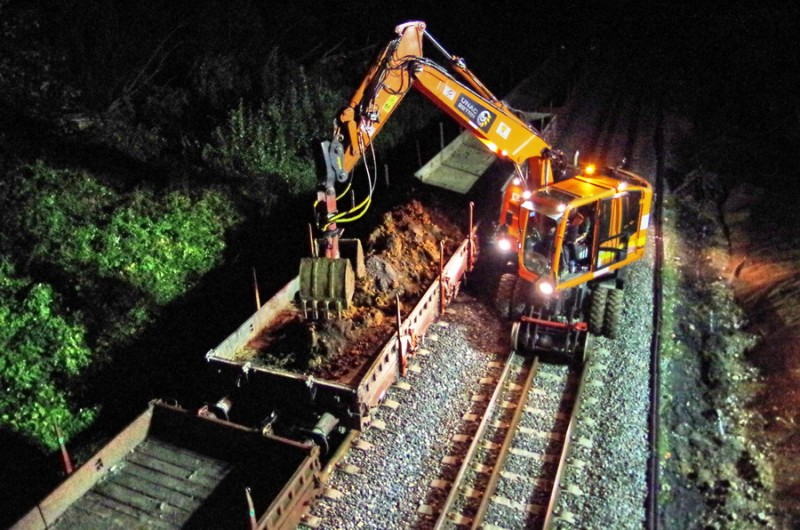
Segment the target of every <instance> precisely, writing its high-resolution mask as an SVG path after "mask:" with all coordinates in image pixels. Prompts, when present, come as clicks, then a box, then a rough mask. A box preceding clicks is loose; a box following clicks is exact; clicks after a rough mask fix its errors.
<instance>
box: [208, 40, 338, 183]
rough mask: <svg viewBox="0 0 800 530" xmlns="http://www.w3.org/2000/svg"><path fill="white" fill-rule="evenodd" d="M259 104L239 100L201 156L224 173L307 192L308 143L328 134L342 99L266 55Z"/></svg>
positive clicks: (311, 172)
mask: <svg viewBox="0 0 800 530" xmlns="http://www.w3.org/2000/svg"><path fill="white" fill-rule="evenodd" d="M261 78H262V79H261V84H262V87H263V88H262V90H263V93H262V100H261V102H260V103H259V104H255V105H253V104H247V103H245V102H244V100H241V101H240V102H239V105H238V106H237V107H236V108H234V109H232V110H231V111H230V113H229V114H228V122H227V124H226V125H224V126H220V127H217V128H216V129H215V130H214V132H213V134H212V140H211V142H210V143H209V144H207V145H206V146H205V148H204V150H203V158H204V160H205V161H206V162H209V163H211V164H212V165H214V166H215V167H218V168H220V169H222V170H223V171H225V172H226V173H229V174H238V175H246V176H249V177H251V178H253V179H255V180H257V181H258V180H260V181H264V182H265V183H266V184H267V185H266V186H260V187H262V188H263V187H266V188H267V189H271V190H273V192H281V191H283V190H287V191H288V192H289V193H293V194H302V193H310V192H311V190H312V189H313V188H314V185H315V184H316V176H315V173H314V164H313V157H312V153H311V144H312V141H313V140H314V139H315V138H322V137H327V136H329V135H330V124H331V123H332V120H333V117H334V116H335V109H336V108H337V106H338V105H340V104H341V97H340V96H339V95H338V94H336V93H335V92H334V91H333V90H332V89H331V88H330V87H329V85H328V84H327V83H325V82H324V80H322V79H320V78H318V77H316V76H313V75H309V74H308V73H307V72H306V70H305V69H304V68H303V67H302V66H299V65H296V64H293V63H291V62H290V61H287V60H286V59H283V58H281V57H280V56H279V55H278V54H277V53H273V54H271V55H270V57H269V58H268V60H267V61H266V62H265V64H264V68H263V73H262V76H261Z"/></svg>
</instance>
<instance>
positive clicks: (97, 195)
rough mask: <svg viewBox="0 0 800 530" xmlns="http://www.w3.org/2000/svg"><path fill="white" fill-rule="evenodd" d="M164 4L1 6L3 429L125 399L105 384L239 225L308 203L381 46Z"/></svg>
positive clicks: (416, 121)
mask: <svg viewBox="0 0 800 530" xmlns="http://www.w3.org/2000/svg"><path fill="white" fill-rule="evenodd" d="M151 4H152V3H151ZM151 4H147V5H144V4H143V5H141V6H139V5H130V6H122V5H116V4H114V3H110V2H102V1H91V2H62V3H57V4H55V5H53V6H50V7H49V8H47V9H44V8H40V7H39V6H38V5H37V4H36V3H29V2H9V1H0V49H1V50H2V54H1V55H0V57H2V58H1V59H0V123H2V125H0V171H2V180H0V210H2V211H3V212H4V213H3V217H2V221H0V252H2V255H3V256H4V258H3V260H2V262H0V324H1V325H0V328H1V331H0V348H1V349H2V356H0V386H1V387H2V388H3V393H2V396H0V430H2V432H4V433H10V434H13V435H16V436H20V437H21V438H22V439H24V440H26V441H27V442H29V443H32V444H35V445H38V446H39V447H41V448H43V449H45V450H53V449H56V448H57V447H58V439H57V436H56V433H55V427H56V426H58V427H59V428H60V429H61V431H63V433H64V435H65V437H66V439H67V440H69V439H70V438H72V437H73V436H74V435H76V434H77V433H80V432H82V431H83V430H84V429H86V428H87V427H89V426H91V425H92V423H93V422H94V421H95V420H96V419H97V418H98V417H100V414H102V413H103V412H105V410H104V408H108V407H112V408H113V407H114V406H115V405H114V403H115V402H118V401H119V400H120V399H121V398H122V396H115V395H103V394H102V393H99V392H98V390H97V385H96V384H95V382H96V381H97V380H99V379H102V378H103V377H105V376H107V373H108V372H109V371H113V370H114V369H115V368H114V365H115V364H117V365H118V364H119V363H120V361H121V356H126V357H128V358H127V359H126V363H127V364H126V365H127V366H136V365H137V362H136V360H135V359H136V358H137V357H141V358H142V359H143V358H144V357H143V356H144V355H146V354H145V352H144V350H145V349H147V347H146V346H144V343H143V342H142V341H150V342H148V344H149V345H150V346H149V347H152V343H153V342H152V341H156V343H157V341H158V333H159V331H158V329H159V325H160V322H161V319H162V315H165V314H167V313H165V311H166V310H167V309H168V308H170V307H174V306H175V304H180V303H181V300H182V299H184V298H186V297H187V296H189V295H190V294H192V293H194V295H193V296H195V297H199V298H196V299H199V300H202V298H203V296H204V295H203V294H202V292H203V289H204V283H203V282H204V277H206V275H208V273H210V272H211V271H214V270H216V269H220V268H221V269H223V270H224V269H225V268H226V267H229V265H230V264H229V263H228V262H227V261H226V253H229V252H231V251H233V252H234V253H236V252H237V251H238V249H234V250H231V247H230V243H231V241H233V239H234V238H239V237H241V234H242V233H244V232H247V233H252V232H248V231H252V230H258V228H257V227H264V226H272V227H279V226H283V225H286V222H285V220H284V219H282V218H280V216H281V215H283V214H284V213H285V212H287V211H291V210H293V209H294V210H296V206H295V203H296V202H297V201H298V200H300V199H302V200H303V202H305V201H308V202H309V203H310V198H311V197H312V193H311V192H312V190H313V188H314V185H315V174H314V170H313V158H312V153H311V145H312V140H313V139H315V138H321V137H327V136H328V135H329V134H330V130H331V124H332V120H333V117H334V116H335V114H336V111H337V109H338V108H339V107H340V106H341V105H342V103H343V102H344V101H346V99H345V98H346V96H347V95H348V92H349V90H348V88H347V87H348V86H351V85H352V79H355V77H354V76H358V75H361V74H362V72H363V69H364V67H365V64H366V62H367V61H369V60H370V59H371V57H372V55H373V54H374V53H375V51H376V47H375V46H374V45H373V44H375V43H366V44H367V46H366V48H365V47H364V46H363V44H364V43H359V44H360V45H359V51H357V52H346V53H345V52H342V53H341V54H338V55H337V54H332V53H330V50H327V51H324V50H316V49H315V47H317V46H319V45H321V44H322V42H310V41H308V40H307V39H293V38H291V37H287V35H286V34H284V33H276V32H275V31H267V28H274V22H275V20H274V19H273V14H271V13H265V12H264V11H263V10H261V8H259V4H258V3H255V2H234V4H236V5H230V4H229V3H226V2H219V3H214V2H210V3H207V4H205V5H204V7H203V9H201V10H199V11H198V10H196V9H194V8H192V7H191V6H189V5H188V4H186V5H184V4H182V3H180V2H177V3H172V2H163V3H161V4H159V3H158V2H155V4H159V5H158V6H157V7H158V9H153V8H154V6H153V5H151ZM279 44H281V45H282V47H279V46H278V45H279ZM343 64H346V65H347V67H346V68H342V65H343ZM413 105H414V104H411V106H413ZM430 115H431V110H428V111H427V112H406V113H405V114H404V115H403V114H400V115H399V118H398V119H397V120H395V123H394V124H393V125H392V126H390V127H387V129H386V133H385V134H384V135H382V137H381V138H380V141H381V144H382V146H384V147H387V148H390V147H391V146H392V145H395V144H397V142H398V141H399V138H401V137H402V135H403V133H404V130H405V129H408V128H413V127H416V128H418V127H420V126H421V125H423V124H424V123H425V121H426V120H427V119H428V117H429V116H430ZM379 147H381V146H379ZM310 210H311V209H310V207H309V208H308V211H309V213H310ZM293 222H295V223H300V222H305V220H304V219H300V218H299V217H298V219H296V220H295V221H293ZM248 227H251V228H248ZM252 227H256V228H252ZM283 229H288V228H286V227H285V226H284V228H283ZM300 233H302V232H300ZM258 234H259V236H260V237H263V238H265V239H266V240H268V239H269V238H270V237H271V235H270V233H269V232H268V231H263V230H262V231H259V232H258ZM237 241H239V239H237ZM259 244H260V245H263V247H264V248H266V247H268V245H269V241H266V242H265V241H261V242H259ZM298 246H300V245H298ZM295 251H297V250H295ZM289 252H291V249H289ZM251 254H252V252H251ZM248 259H253V256H252V255H248ZM248 265H249V266H253V265H254V264H253V263H245V264H240V267H246V266H248ZM223 274H224V273H223ZM275 281H279V280H278V279H277V278H276V279H275ZM284 281H285V279H284ZM198 290H199V291H198ZM198 293H199V294H198ZM174 325H176V324H174V323H173V324H171V326H174ZM170 331H171V332H172V333H174V330H170ZM185 332H186V333H190V330H186V331H185ZM153 333H155V334H156V336H155V337H153ZM176 340H180V339H179V338H177V339H176ZM140 343H141V344H142V345H141V346H138V345H139V344H140ZM197 353H202V351H200V352H197ZM139 364H144V363H142V362H141V361H140V362H139ZM168 366H169V360H165V364H164V365H162V367H161V369H165V368H166V367H168ZM117 369H118V368H117ZM148 370H159V366H147V367H146V368H145V369H144V370H143V371H142V372H141V373H136V374H130V375H128V374H126V375H125V376H126V377H132V378H134V379H136V378H141V380H143V381H144V380H147V379H148V377H149V376H148ZM109 386H111V385H109ZM109 386H106V387H103V388H104V392H111V393H114V392H115V391H116V392H122V390H121V389H114V388H109ZM130 386H135V384H134V383H131V385H130ZM126 388H129V387H126ZM142 392H143V393H144V390H142ZM126 397H128V398H134V397H135V398H136V399H139V400H146V399H149V398H152V397H156V396H148V395H141V396H126ZM136 406H138V407H139V408H141V407H142V406H144V403H143V402H140V403H139V405H136Z"/></svg>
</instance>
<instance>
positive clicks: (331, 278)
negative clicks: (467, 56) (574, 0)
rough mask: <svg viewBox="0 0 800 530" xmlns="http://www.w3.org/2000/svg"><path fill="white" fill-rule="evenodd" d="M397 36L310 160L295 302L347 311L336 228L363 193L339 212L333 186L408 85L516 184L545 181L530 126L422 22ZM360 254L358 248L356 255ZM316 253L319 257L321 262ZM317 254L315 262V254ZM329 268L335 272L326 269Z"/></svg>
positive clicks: (545, 155)
mask: <svg viewBox="0 0 800 530" xmlns="http://www.w3.org/2000/svg"><path fill="white" fill-rule="evenodd" d="M395 32H396V33H397V37H396V38H395V39H394V40H392V41H391V42H390V43H389V44H388V45H387V46H386V47H385V48H384V49H383V51H382V52H381V53H380V55H379V56H378V58H377V60H376V61H375V62H374V63H373V65H372V67H371V68H370V69H369V71H368V72H367V74H366V76H365V77H364V79H363V80H362V82H361V84H360V85H359V87H358V88H357V89H356V91H355V92H354V94H353V96H352V97H351V99H350V101H349V103H348V105H347V106H346V107H345V108H344V109H343V110H342V111H341V112H340V114H339V116H338V117H337V120H336V124H335V128H334V134H333V138H332V139H331V140H328V141H324V142H321V145H320V147H321V149H320V150H319V155H320V156H319V157H318V173H319V177H320V178H319V187H318V190H317V201H316V206H315V207H316V209H317V225H318V226H317V228H318V229H319V230H321V232H322V236H321V237H320V238H319V239H317V240H316V244H314V245H312V250H313V252H314V254H315V257H312V258H305V259H304V260H303V261H301V274H300V284H301V286H300V287H301V296H300V297H301V300H303V302H304V304H305V303H308V304H309V305H311V306H312V307H318V306H320V305H323V306H324V307H328V306H329V305H330V304H331V303H334V304H335V306H336V307H339V308H340V307H347V305H348V304H349V301H350V297H351V296H352V294H351V293H352V290H353V288H352V286H351V285H350V284H351V283H352V282H351V281H350V280H348V279H341V281H340V278H348V277H349V276H352V274H351V273H349V272H346V271H345V269H346V268H347V267H348V264H347V263H345V262H346V261H347V260H342V258H341V256H340V248H339V244H340V242H341V240H340V237H339V236H340V234H341V229H340V228H339V226H338V224H341V223H344V222H347V221H350V220H353V219H355V218H357V217H359V216H360V213H363V211H364V210H366V208H368V207H369V203H370V200H371V193H372V190H373V188H374V180H373V182H371V184H370V186H369V196H368V197H367V198H366V199H364V200H363V201H362V202H360V203H359V204H357V205H354V206H353V207H352V208H350V209H349V210H347V211H344V212H340V211H339V210H338V206H337V199H338V198H337V191H336V184H337V182H338V183H344V182H346V181H348V179H349V178H350V177H351V173H352V170H353V169H354V168H355V167H356V165H357V164H358V163H359V162H360V161H362V160H364V159H365V158H366V155H367V152H368V149H369V148H370V146H371V144H372V142H373V140H374V139H375V137H376V136H377V134H378V133H379V132H380V130H381V129H382V127H383V126H384V125H385V124H386V122H387V120H388V119H389V117H390V116H391V115H392V113H393V112H394V111H395V110H396V109H397V107H398V105H399V104H400V102H401V101H402V100H403V98H404V97H405V96H406V94H408V92H409V91H410V90H411V88H412V87H414V88H416V89H417V90H418V91H419V92H421V93H422V94H423V95H424V96H425V97H426V98H427V99H429V100H430V101H432V102H433V103H434V104H435V105H436V106H438V107H439V108H440V109H441V110H443V111H444V112H445V113H446V114H447V115H449V116H450V117H451V118H452V119H454V120H455V121H456V122H457V123H458V124H459V125H461V126H462V127H463V128H464V129H466V130H468V131H470V132H471V133H472V134H473V135H474V136H475V137H476V138H477V139H478V140H480V141H481V142H482V143H483V144H484V145H485V146H486V147H487V148H488V149H489V150H490V151H492V152H493V153H495V154H496V155H497V156H500V157H502V158H505V159H508V160H510V161H512V162H514V163H515V165H516V167H517V173H518V176H520V177H521V179H520V180H521V182H522V187H523V188H529V189H537V188H539V187H542V186H544V185H547V184H548V183H550V182H552V173H551V169H550V161H551V160H552V159H553V158H555V156H556V154H555V152H554V151H553V150H552V149H551V148H550V146H549V145H548V144H547V142H546V141H545V140H544V139H543V138H542V137H541V136H540V135H539V133H538V132H537V131H536V130H535V129H533V127H531V126H530V125H528V124H527V123H525V122H524V121H523V120H522V119H520V118H519V117H518V116H517V115H516V113H515V112H514V111H513V110H512V109H511V108H509V107H508V106H507V105H506V104H505V103H503V102H502V101H500V100H499V99H498V98H497V97H495V96H494V94H492V93H491V91H490V90H489V89H488V88H486V86H485V85H484V84H483V83H482V82H481V81H480V80H479V79H478V78H477V77H476V76H475V75H474V74H473V73H472V72H471V71H470V70H469V69H468V68H467V67H466V65H465V63H464V61H463V60H462V59H460V58H458V57H456V56H453V55H450V54H449V53H448V52H447V51H446V50H445V49H444V48H442V46H441V45H439V43H438V42H437V41H436V40H435V39H434V38H433V37H432V36H431V35H430V34H429V33H428V32H427V31H426V29H425V23H424V22H419V21H416V22H407V23H405V24H401V25H399V26H397V27H396V28H395ZM423 38H425V39H427V40H429V41H430V42H431V43H433V45H434V46H435V47H436V48H437V49H438V50H439V51H440V52H441V53H442V54H443V55H444V56H445V58H446V59H447V61H448V65H449V67H450V70H452V71H453V72H454V73H455V74H456V75H457V76H458V78H456V77H454V75H453V74H452V73H451V72H450V70H448V69H446V68H445V67H443V66H441V65H439V64H437V63H436V62H434V61H432V60H430V59H428V58H425V57H424V56H423V51H422V43H423ZM358 252H360V250H359V251H358ZM323 255H324V257H322V256H323ZM317 256H319V257H317ZM334 267H336V268H337V270H335V271H334V270H332V269H333V268H334Z"/></svg>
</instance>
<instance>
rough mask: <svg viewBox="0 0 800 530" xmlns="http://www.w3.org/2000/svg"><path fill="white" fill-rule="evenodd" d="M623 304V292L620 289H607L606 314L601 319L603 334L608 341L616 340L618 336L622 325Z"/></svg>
mask: <svg viewBox="0 0 800 530" xmlns="http://www.w3.org/2000/svg"><path fill="white" fill-rule="evenodd" d="M624 304H625V291H623V290H622V289H609V290H608V300H607V301H606V314H605V317H604V318H603V334H604V335H605V336H606V337H608V338H609V339H616V338H617V337H619V335H620V328H621V325H622V308H623V306H624Z"/></svg>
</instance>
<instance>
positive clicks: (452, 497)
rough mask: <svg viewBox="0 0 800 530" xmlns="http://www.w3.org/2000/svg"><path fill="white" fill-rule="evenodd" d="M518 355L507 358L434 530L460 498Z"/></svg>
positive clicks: (437, 529) (438, 528) (445, 519)
mask: <svg viewBox="0 0 800 530" xmlns="http://www.w3.org/2000/svg"><path fill="white" fill-rule="evenodd" d="M517 355H519V354H517V353H514V352H513V351H512V352H511V354H510V355H509V356H508V358H507V359H506V365H505V368H503V373H502V374H501V375H500V378H499V379H498V381H497V386H496V387H495V389H494V392H492V397H491V399H490V400H489V404H488V405H487V406H486V411H485V412H484V414H483V418H481V422H480V424H479V425H478V429H477V430H476V431H475V437H474V438H473V439H472V443H470V446H469V449H468V450H467V454H466V456H465V457H464V460H463V462H462V463H461V467H460V468H459V470H458V474H457V475H456V478H455V479H454V480H453V486H452V487H451V488H450V493H448V495H447V499H445V502H444V505H443V506H442V509H441V512H440V513H439V518H438V519H437V520H436V524H435V525H434V526H433V529H434V530H441V529H442V528H443V527H444V525H445V523H446V522H447V516H448V514H449V513H450V510H451V509H452V508H453V505H454V504H455V502H456V499H457V498H458V495H459V491H460V488H461V483H462V482H463V481H464V476H465V475H466V474H467V471H468V470H469V464H470V462H472V459H473V457H474V456H475V453H476V452H477V451H478V447H479V446H480V442H481V440H482V438H483V434H484V433H485V432H486V428H487V427H488V426H489V419H490V418H491V416H492V412H494V408H495V406H496V405H497V401H498V398H499V397H500V395H501V394H502V392H503V385H505V383H506V381H507V380H508V377H509V375H510V374H511V365H512V364H513V363H512V361H513V360H514V358H515V357H516V356H517Z"/></svg>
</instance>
